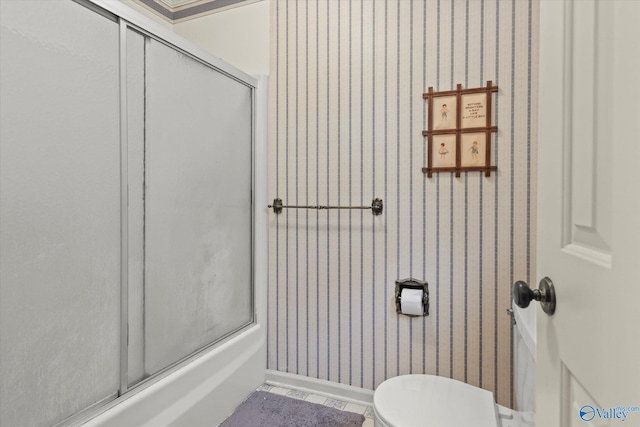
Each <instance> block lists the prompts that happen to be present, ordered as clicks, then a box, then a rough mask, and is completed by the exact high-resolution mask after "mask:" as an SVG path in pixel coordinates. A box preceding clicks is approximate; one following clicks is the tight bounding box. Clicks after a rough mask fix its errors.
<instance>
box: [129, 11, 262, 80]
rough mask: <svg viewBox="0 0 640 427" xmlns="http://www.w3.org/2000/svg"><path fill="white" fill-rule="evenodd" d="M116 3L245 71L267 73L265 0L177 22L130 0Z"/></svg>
mask: <svg viewBox="0 0 640 427" xmlns="http://www.w3.org/2000/svg"><path fill="white" fill-rule="evenodd" d="M120 2H121V3H123V4H125V5H127V6H128V7H130V8H131V9H133V10H135V11H136V12H139V13H141V14H143V15H144V16H146V17H148V18H150V19H153V20H154V21H155V22H158V23H160V24H162V25H163V26H165V27H167V28H169V29H171V30H173V31H174V32H175V33H176V34H179V35H181V36H182V37H184V38H186V39H187V40H189V41H191V42H193V43H194V44H196V45H198V46H199V47H200V48H202V49H204V50H206V51H208V52H210V53H211V54H213V55H215V56H217V57H219V58H222V59H224V60H225V61H227V62H229V63H230V64H233V65H234V66H236V67H238V68H240V69H241V70H243V71H245V72H247V73H249V74H269V3H270V2H269V1H258V2H256V3H251V4H247V5H243V6H240V7H236V8H232V9H227V10H225V11H222V12H218V13H212V14H210V15H204V16H200V17H197V18H193V19H190V20H188V21H183V22H180V23H177V24H172V23H171V22H169V21H167V20H166V19H164V18H163V17H161V16H160V15H158V14H157V13H154V12H153V11H151V10H150V9H147V8H146V7H144V6H142V5H140V4H139V3H136V2H134V1H133V0H120Z"/></svg>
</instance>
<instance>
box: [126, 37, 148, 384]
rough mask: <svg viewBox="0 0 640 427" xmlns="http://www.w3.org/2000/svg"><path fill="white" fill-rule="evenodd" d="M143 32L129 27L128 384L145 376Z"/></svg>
mask: <svg viewBox="0 0 640 427" xmlns="http://www.w3.org/2000/svg"><path fill="white" fill-rule="evenodd" d="M144 43H145V41H144V36H142V35H141V34H139V33H137V32H135V31H132V30H127V128H128V134H127V140H128V146H129V159H128V163H129V175H128V178H129V319H128V320H129V322H128V323H129V364H128V371H129V384H134V383H136V382H137V381H139V380H141V379H142V378H143V377H144V330H143V326H144V323H143V319H144V315H143V309H144V307H143V301H144V288H143V286H144V265H143V263H144V191H143V186H144Z"/></svg>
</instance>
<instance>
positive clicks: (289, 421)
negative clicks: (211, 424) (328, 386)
mask: <svg viewBox="0 0 640 427" xmlns="http://www.w3.org/2000/svg"><path fill="white" fill-rule="evenodd" d="M363 422H364V416H362V415H360V414H356V413H353V412H346V411H340V410H338V409H335V408H330V407H328V406H324V405H318V404H316V403H311V402H306V401H304V400H298V399H293V398H291V397H286V396H280V395H278V394H273V393H269V392H266V391H255V392H253V393H252V394H251V395H250V396H249V397H248V398H247V400H245V401H244V402H243V403H242V405H240V406H239V407H238V409H236V411H235V412H234V413H233V414H232V415H231V416H230V417H229V418H227V419H226V420H224V422H223V423H222V424H220V427H362V423H363Z"/></svg>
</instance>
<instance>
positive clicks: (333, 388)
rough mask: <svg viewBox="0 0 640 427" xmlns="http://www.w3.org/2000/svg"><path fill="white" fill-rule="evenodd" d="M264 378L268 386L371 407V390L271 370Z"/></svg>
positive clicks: (268, 370)
mask: <svg viewBox="0 0 640 427" xmlns="http://www.w3.org/2000/svg"><path fill="white" fill-rule="evenodd" d="M265 378H266V381H265V382H266V383H267V384H268V385H272V386H279V387H286V388H294V389H296V390H301V391H304V392H307V393H313V394H319V395H321V396H327V397H332V398H337V399H339V400H344V401H345V402H350V403H355V404H357V405H363V406H371V405H373V390H367V389H364V388H360V387H354V386H350V385H345V384H339V383H334V382H331V381H326V380H319V379H317V378H310V377H305V376H303V375H296V374H289V373H287V372H279V371H273V370H271V369H267V372H266V375H265Z"/></svg>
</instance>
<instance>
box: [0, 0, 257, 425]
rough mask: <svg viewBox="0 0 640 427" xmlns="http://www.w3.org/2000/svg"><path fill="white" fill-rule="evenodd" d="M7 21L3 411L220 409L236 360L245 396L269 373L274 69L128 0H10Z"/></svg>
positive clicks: (52, 418) (47, 416)
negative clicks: (240, 59)
mask: <svg viewBox="0 0 640 427" xmlns="http://www.w3.org/2000/svg"><path fill="white" fill-rule="evenodd" d="M113 3H116V4H113ZM0 20H1V21H0V24H1V30H2V33H1V38H0V40H1V49H0V52H1V55H2V58H1V61H0V71H1V91H0V94H1V103H0V111H1V119H0V120H1V123H0V129H1V130H0V132H1V133H0V143H1V145H0V153H1V156H0V174H1V175H0V215H1V221H0V237H1V240H0V279H1V281H0V341H1V342H0V377H1V378H2V381H1V389H0V424H2V425H11V426H23V425H24V426H50V425H68V424H74V423H79V422H82V421H84V420H86V419H88V418H90V417H92V416H93V415H95V414H96V413H98V412H100V411H104V410H105V409H108V408H109V407H113V406H116V404H118V403H120V402H122V401H125V400H127V398H129V397H131V396H134V395H135V396H134V397H135V398H136V399H137V401H138V402H139V404H140V407H141V408H142V407H144V406H145V405H147V406H149V407H153V408H154V409H153V410H151V411H150V412H149V413H148V414H144V413H142V412H140V411H137V412H136V411H133V412H132V411H131V410H129V412H126V411H125V413H124V415H123V411H122V410H121V409H120V410H119V411H120V415H119V416H120V417H121V418H120V419H118V421H117V422H118V423H122V422H127V423H128V422H129V421H132V420H134V419H135V420H136V422H135V424H136V425H144V423H145V422H149V420H151V418H152V417H153V416H157V414H158V413H160V412H162V411H165V410H167V408H168V407H170V406H171V404H172V403H174V402H176V401H180V402H181V404H182V406H186V407H198V406H202V404H201V401H206V400H207V399H209V400H215V401H217V402H218V404H219V405H221V404H222V403H220V397H219V396H218V395H219V394H220V392H217V391H216V388H219V387H220V384H223V383H224V380H225V379H224V378H219V379H218V380H217V381H218V383H217V384H214V383H215V381H211V378H213V377H215V376H216V375H218V377H220V376H221V375H222V376H223V377H224V376H225V375H227V376H228V375H229V374H230V373H232V372H234V369H235V370H237V371H244V372H245V373H247V372H249V373H251V374H250V375H249V377H247V381H246V382H245V383H244V384H240V385H239V384H237V381H236V380H234V381H233V383H234V387H231V386H229V385H227V386H226V389H227V392H226V394H228V395H231V397H232V399H231V400H234V399H235V400H238V399H241V398H242V397H243V396H245V395H246V394H247V393H248V391H249V390H251V389H252V388H254V387H255V385H256V384H259V383H261V382H262V380H263V378H264V357H263V356H262V353H263V351H264V344H263V341H264V333H263V332H262V330H261V325H260V320H259V316H260V310H259V309H258V310H256V298H258V300H259V299H260V293H259V291H258V292H256V288H257V287H258V286H260V283H261V282H260V281H259V280H258V281H256V279H255V277H256V275H257V274H260V276H261V277H266V274H265V273H264V272H262V271H257V269H256V268H255V266H256V265H261V261H260V260H259V259H257V258H256V253H257V252H258V251H256V242H258V241H262V240H261V239H262V238H261V237H260V236H259V234H260V233H261V230H260V229H259V226H258V227H256V223H257V222H256V209H255V206H257V203H256V191H255V190H256V188H255V187H256V182H260V180H262V181H266V180H264V179H263V178H262V177H261V176H259V175H260V174H262V173H263V169H262V168H261V166H259V165H257V163H259V162H260V161H261V160H260V159H258V160H256V153H258V157H260V155H259V153H260V149H259V148H258V147H256V145H257V144H259V143H260V142H261V138H263V135H262V134H263V131H262V129H261V125H260V122H259V121H260V120H261V119H260V117H259V116H260V114H262V107H261V105H262V102H261V101H260V97H261V96H262V92H261V90H262V89H258V88H259V84H258V80H256V79H255V78H253V77H251V76H248V75H246V74H245V73H243V72H241V71H239V70H237V69H235V68H234V67H232V66H230V65H228V64H225V63H223V62H222V61H220V60H219V59H217V58H215V57H212V56H210V55H208V54H206V53H203V52H201V51H199V50H198V49H197V48H195V47H193V46H191V45H190V44H189V43H187V42H185V41H183V40H181V39H179V38H178V37H176V36H175V35H173V34H172V33H170V32H169V31H167V30H165V29H163V28H161V27H159V26H156V25H154V24H153V23H151V22H150V21H147V20H145V19H144V18H142V17H140V16H139V15H137V14H135V13H134V12H132V11H130V10H129V9H127V8H126V7H123V6H122V5H121V4H119V3H117V2H98V1H91V2H89V1H77V2H73V1H56V2H51V1H47V0H44V1H29V2H23V1H20V2H18V1H16V2H13V1H11V2H7V1H3V2H0ZM257 175H258V177H257ZM256 177H257V178H258V179H256ZM263 193H264V192H263ZM259 205H260V206H264V205H266V203H260V204H259ZM258 216H259V214H258ZM257 235H258V236H257ZM260 244H261V243H258V245H260ZM260 268H262V267H258V270H260ZM243 334H245V335H246V334H250V335H251V336H250V338H249V339H250V341H251V343H252V345H251V346H249V345H247V344H242V343H241V342H240V341H239V340H241V339H242V336H243ZM230 343H234V344H238V343H239V345H238V346H237V347H239V348H243V350H242V352H244V356H239V355H234V356H230V355H229V354H233V353H228V349H229V348H230ZM221 349H224V350H221ZM224 352H227V353H224ZM247 352H248V353H247ZM221 354H223V355H224V357H221V356H220V355H221ZM221 358H222V359H225V358H226V359H232V360H234V363H235V365H234V366H233V369H231V370H229V369H230V368H229V367H225V366H224V365H221V366H215V364H216V363H218V362H219V361H220V360H221ZM211 360H214V361H215V363H214V364H213V365H212V364H211V363H213V362H210V361H211ZM238 360H244V361H245V362H246V363H247V364H248V365H247V366H243V365H238V364H237V361H238ZM194 369H201V371H200V372H198V371H194ZM220 372H222V373H220ZM180 375H182V376H183V377H184V378H187V379H186V380H185V379H184V378H182V379H180ZM246 376H247V375H245V377H246ZM189 378H191V379H189ZM185 381H186V382H185ZM172 384H173V386H175V385H176V384H181V385H180V387H178V388H177V389H176V390H175V391H171V387H172ZM194 390H197V391H198V392H199V393H200V395H199V396H197V397H193V399H194V400H193V401H192V402H186V401H185V396H186V395H192V394H193V391H194ZM216 393H217V394H216ZM145 396H146V397H145ZM154 396H155V397H154ZM158 396H160V398H159V397H158ZM172 396H173V397H172ZM214 398H215V399H214ZM145 399H147V400H146V401H145ZM154 399H160V400H156V401H154ZM131 400H133V399H131ZM223 400H224V399H223ZM140 402H142V403H140ZM145 402H146V403H145ZM154 402H155V403H154ZM236 403H237V402H236ZM158 405H160V406H158ZM228 405H232V406H233V405H234V402H228ZM212 410H215V407H214V408H213V409H212ZM217 410H218V411H219V412H224V411H227V410H228V409H227V408H226V407H225V408H222V407H218V408H217ZM174 412H175V411H174ZM165 415H166V414H165ZM212 415H215V414H212ZM222 415H226V414H222ZM122 417H124V418H122ZM127 417H129V418H127ZM181 417H187V416H186V415H183V414H175V413H174V414H173V415H172V416H167V417H165V419H166V420H168V419H172V420H177V419H181ZM187 418H188V417H187ZM185 419H186V418H185ZM114 422H115V421H114ZM106 424H108V422H107V423H106ZM168 424H169V422H168V421H167V425H168ZM154 425H162V422H159V423H158V422H156V423H154Z"/></svg>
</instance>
